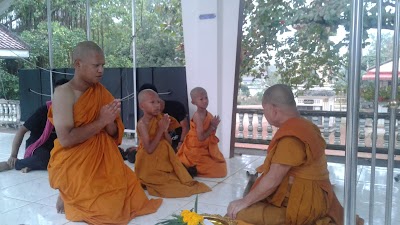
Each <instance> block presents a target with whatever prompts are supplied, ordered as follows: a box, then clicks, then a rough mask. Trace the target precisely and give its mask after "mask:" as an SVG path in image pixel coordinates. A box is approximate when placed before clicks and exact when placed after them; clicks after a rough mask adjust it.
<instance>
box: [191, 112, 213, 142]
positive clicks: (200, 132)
mask: <svg viewBox="0 0 400 225" xmlns="http://www.w3.org/2000/svg"><path fill="white" fill-rule="evenodd" d="M193 122H194V123H195V124H196V133H197V139H198V140H199V141H204V140H206V139H207V138H208V137H209V136H210V135H211V133H212V132H213V131H215V130H216V129H217V128H216V127H213V126H211V125H210V126H209V127H208V129H207V130H204V129H203V121H202V119H201V118H200V116H199V114H197V113H195V114H194V115H193Z"/></svg>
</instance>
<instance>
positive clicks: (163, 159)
mask: <svg viewBox="0 0 400 225" xmlns="http://www.w3.org/2000/svg"><path fill="white" fill-rule="evenodd" d="M161 118H162V115H161V114H160V115H159V116H157V117H153V119H152V120H151V121H150V124H149V137H150V140H152V139H154V137H155V135H156V133H157V130H158V121H159V120H160V119H161ZM138 137H139V146H138V150H137V154H136V161H135V172H136V174H137V175H138V177H139V179H140V181H141V183H142V184H143V185H145V186H146V187H147V190H148V192H149V194H150V195H154V196H160V197H166V198H177V197H187V196H191V195H194V194H198V193H203V192H208V191H211V189H210V188H209V187H208V186H207V185H205V184H204V183H200V182H198V181H195V180H193V179H192V177H191V176H190V175H189V173H188V172H187V170H186V168H185V167H184V166H183V164H182V163H181V162H180V161H179V159H178V157H177V156H176V155H175V152H174V149H172V147H171V145H170V143H169V142H168V141H167V140H166V139H165V138H164V137H163V138H162V139H161V140H160V142H159V143H158V145H157V147H156V150H155V151H154V152H153V153H152V154H149V153H147V151H146V150H145V149H144V147H143V144H142V141H140V140H141V136H140V133H139V134H138Z"/></svg>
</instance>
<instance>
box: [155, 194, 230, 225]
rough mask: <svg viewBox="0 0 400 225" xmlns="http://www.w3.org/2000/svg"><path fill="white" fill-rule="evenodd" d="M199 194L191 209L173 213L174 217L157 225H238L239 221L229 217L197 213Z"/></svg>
mask: <svg viewBox="0 0 400 225" xmlns="http://www.w3.org/2000/svg"><path fill="white" fill-rule="evenodd" d="M197 202H198V196H196V200H195V202H194V208H193V209H191V210H186V209H185V210H182V212H181V214H180V215H176V214H174V215H172V217H173V218H171V219H167V220H164V221H161V222H159V223H157V224H156V225H216V224H220V225H236V224H237V222H236V221H234V220H231V219H229V218H227V217H222V216H220V215H210V214H197Z"/></svg>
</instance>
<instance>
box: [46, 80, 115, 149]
mask: <svg viewBox="0 0 400 225" xmlns="http://www.w3.org/2000/svg"><path fill="white" fill-rule="evenodd" d="M74 98H75V97H74V94H73V91H72V89H71V88H70V87H68V86H66V85H63V86H60V87H58V88H56V89H55V91H54V98H53V101H52V102H53V103H52V107H53V122H54V127H55V129H56V133H57V138H58V140H59V142H60V144H61V145H62V146H63V147H64V148H69V147H72V146H75V145H77V144H80V143H82V142H84V141H86V140H87V139H89V138H90V137H92V136H94V135H95V134H97V133H99V132H100V131H101V130H102V129H103V128H104V127H105V126H106V124H107V123H108V121H106V120H103V119H99V118H98V119H96V120H95V121H93V122H92V123H89V124H86V125H84V126H81V127H74V116H73V107H74Z"/></svg>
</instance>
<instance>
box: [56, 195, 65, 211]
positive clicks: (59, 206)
mask: <svg viewBox="0 0 400 225" xmlns="http://www.w3.org/2000/svg"><path fill="white" fill-rule="evenodd" d="M56 209H57V213H61V214H64V213H65V212H64V201H63V200H62V198H61V196H60V195H58V198H57V203H56Z"/></svg>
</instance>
